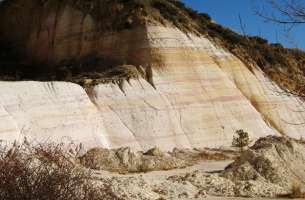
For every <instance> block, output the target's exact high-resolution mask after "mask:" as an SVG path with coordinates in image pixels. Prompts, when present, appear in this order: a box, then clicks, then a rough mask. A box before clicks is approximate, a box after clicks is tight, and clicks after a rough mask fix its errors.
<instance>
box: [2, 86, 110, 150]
mask: <svg viewBox="0 0 305 200" xmlns="http://www.w3.org/2000/svg"><path fill="white" fill-rule="evenodd" d="M0 91H1V93H0V108H1V109H0V112H1V121H0V128H1V131H0V137H1V139H10V140H12V141H13V140H23V138H24V137H27V139H28V140H29V141H33V142H38V141H39V142H54V141H56V142H75V143H80V142H81V143H84V144H85V145H87V146H101V145H102V146H105V147H110V144H109V142H108V139H107V134H103V133H105V132H106V131H105V129H104V127H103V123H102V119H101V118H100V116H99V113H98V111H97V109H96V107H95V106H94V105H93V104H92V102H91V101H90V99H89V98H88V96H87V94H86V93H85V91H84V90H83V89H82V88H81V87H80V86H78V85H76V84H72V83H64V82H62V83H61V82H46V83H42V82H0Z"/></svg>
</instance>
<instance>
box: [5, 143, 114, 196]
mask: <svg viewBox="0 0 305 200" xmlns="http://www.w3.org/2000/svg"><path fill="white" fill-rule="evenodd" d="M71 152H72V151H71V149H68V150H67V149H65V148H64V145H54V144H47V145H35V146H32V145H28V144H26V143H23V144H21V145H17V144H15V145H14V146H13V147H8V146H6V145H1V146H0V169H1V170H0V199H5V200H21V199H22V200H68V199H73V200H89V199H90V200H100V199H118V198H116V197H115V195H114V194H113V193H112V192H111V190H110V189H109V188H110V187H109V186H106V185H104V186H103V187H99V186H98V185H96V184H95V183H94V182H93V181H92V177H91V173H90V172H89V171H85V170H83V169H82V168H80V167H78V165H77V164H76V162H75V160H76V159H75V154H73V153H71Z"/></svg>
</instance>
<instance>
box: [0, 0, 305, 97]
mask: <svg viewBox="0 0 305 200" xmlns="http://www.w3.org/2000/svg"><path fill="white" fill-rule="evenodd" d="M12 4H16V5H18V4H19V5H22V6H19V7H16V6H13V7H12V6H9V5H12ZM29 4H31V5H30V6H29ZM66 5H70V6H73V7H75V8H77V9H80V10H82V12H84V13H86V14H90V15H91V16H93V17H94V18H96V21H97V22H99V21H100V22H101V23H100V24H99V25H98V26H99V29H102V30H105V29H106V30H116V31H119V30H122V29H130V28H133V27H136V26H139V25H144V24H146V23H161V24H163V25H166V26H170V25H172V26H176V27H178V28H179V29H180V30H182V31H184V32H191V33H194V34H197V35H202V34H204V35H207V36H208V37H210V38H211V39H213V40H214V41H215V42H216V43H218V44H219V45H221V46H222V47H224V48H226V49H227V50H228V51H230V52H231V53H233V54H234V55H235V56H237V57H238V58H240V59H241V60H242V61H243V62H244V63H245V64H247V65H248V66H249V68H250V67H251V65H252V64H257V65H258V66H259V67H260V68H261V69H262V70H264V72H266V73H267V74H268V75H269V77H271V79H273V80H274V81H275V82H277V83H278V84H279V85H280V86H282V87H283V88H285V89H288V90H289V91H291V92H293V93H296V94H299V95H304V94H305V88H304V85H305V83H304V82H305V53H304V52H303V51H302V50H300V49H287V48H284V47H283V46H282V45H281V44H269V43H268V41H267V40H265V39H263V38H260V37H251V36H247V35H241V34H238V33H236V32H234V31H232V30H230V29H228V28H225V27H223V26H221V25H219V24H217V23H215V22H213V21H212V20H211V18H210V16H209V15H208V14H204V13H198V12H197V11H194V10H192V9H191V8H188V7H187V6H185V5H184V4H183V3H182V2H180V1H178V0H86V1H84V0H66V1H62V0H32V1H25V0H6V1H4V2H3V3H2V5H1V7H0V12H1V11H3V10H4V9H8V8H9V9H8V10H9V11H10V12H21V11H22V10H23V9H28V8H30V7H33V6H35V7H37V9H35V10H34V11H33V13H32V16H31V17H30V19H29V20H30V21H31V22H26V21H25V22H24V23H39V19H36V18H39V17H37V16H38V15H37V13H36V12H39V11H38V10H39V8H41V9H44V10H53V9H55V10H56V9H59V8H61V7H64V6H66ZM13 9H15V10H13ZM35 16H36V17H35ZM25 18H26V17H25ZM40 18H43V17H40ZM33 19H35V20H34V22H32V21H33ZM105 19H106V20H105ZM12 20H13V19H12ZM37 20H38V21H37ZM40 20H42V19H40ZM35 21H36V22H35ZM2 46H4V45H2ZM6 49H8V48H6ZM10 49H12V51H8V52H7V51H6V50H5V51H6V52H0V59H1V62H4V61H5V62H4V63H5V64H6V65H8V64H11V61H14V62H13V65H15V67H14V68H16V66H17V64H16V62H15V61H16V58H15V59H11V60H9V59H7V58H11V57H12V58H14V57H18V56H16V49H14V48H10ZM10 52H11V53H10ZM1 57H2V58H1ZM19 57H20V56H19ZM21 57H22V56H21ZM19 60H22V59H19ZM19 60H18V59H17V61H18V62H19V63H18V64H19V65H20V63H22V62H20V61H19ZM21 65H22V64H21ZM39 65H40V64H39ZM11 66H12V65H9V67H8V68H5V67H2V70H1V71H2V72H1V74H11V72H12V67H11ZM37 66H38V65H37ZM7 69H8V70H7ZM28 69H30V68H29V67H28ZM40 70H41V69H40ZM29 71H30V72H32V71H36V72H39V69H38V68H35V70H29ZM13 73H14V74H17V75H15V77H17V78H18V73H21V72H20V70H18V69H16V70H15V72H13ZM22 73H24V72H22ZM10 77H12V76H10ZM13 78H14V76H13Z"/></svg>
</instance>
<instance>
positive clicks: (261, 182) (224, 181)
mask: <svg viewBox="0 0 305 200" xmlns="http://www.w3.org/2000/svg"><path fill="white" fill-rule="evenodd" d="M170 180H173V181H175V182H177V181H178V182H185V181H186V182H190V183H192V184H193V185H195V186H196V187H197V188H199V189H200V190H202V191H205V193H207V194H209V195H213V196H244V197H278V196H283V195H287V194H289V193H291V189H292V187H293V185H294V184H297V185H299V186H300V187H301V189H302V188H303V189H304V186H305V143H304V142H301V141H297V140H294V139H289V138H283V137H274V136H270V137H266V138H261V139H259V140H258V141H257V142H256V143H255V144H254V145H253V146H252V147H251V148H250V149H249V150H247V151H245V152H244V153H243V154H242V155H241V156H240V157H239V158H238V159H237V160H236V161H235V162H233V163H232V164H230V165H229V166H228V167H227V168H226V169H225V170H224V171H222V172H220V173H214V174H208V173H204V172H201V171H195V172H192V173H188V174H186V175H184V176H173V177H170Z"/></svg>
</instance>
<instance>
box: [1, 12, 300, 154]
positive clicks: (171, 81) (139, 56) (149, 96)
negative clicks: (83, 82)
mask: <svg viewBox="0 0 305 200" xmlns="http://www.w3.org/2000/svg"><path fill="white" fill-rule="evenodd" d="M70 12H74V14H71V13H70ZM69 13H70V14H69ZM79 15H80V14H79V13H78V12H77V11H73V10H69V8H66V9H65V11H64V12H63V14H62V15H61V16H60V18H59V19H61V20H62V21H61V20H59V21H60V22H59V23H58V27H57V28H58V31H59V32H58V33H57V34H56V38H55V39H56V40H55V46H54V49H55V50H54V52H53V54H54V55H51V54H50V55H49V53H50V52H49V51H48V53H45V54H44V51H40V53H41V54H42V57H43V56H48V57H49V56H50V57H52V56H54V57H55V58H62V57H70V56H77V55H82V54H86V53H88V52H91V51H95V50H98V53H99V55H101V56H103V57H108V58H109V59H116V60H119V61H122V62H123V61H127V62H128V63H131V64H135V65H137V64H141V65H142V66H144V67H149V66H150V67H152V69H153V79H154V85H155V88H154V87H153V86H152V85H151V84H149V83H148V82H147V81H145V80H144V79H139V80H131V81H130V83H127V82H126V84H125V85H124V87H123V90H121V89H120V88H119V87H118V86H117V85H113V84H106V85H98V86H96V87H95V88H92V89H91V90H87V93H86V91H85V90H84V89H82V88H81V87H80V86H77V85H75V84H71V83H64V82H63V83H59V82H55V83H41V82H19V83H13V82H0V89H1V94H0V117H1V122H0V134H1V139H8V140H13V139H18V138H20V137H22V136H23V135H24V136H27V137H28V136H29V137H31V138H32V139H35V140H39V141H48V140H51V141H62V140H63V138H71V139H73V140H75V141H79V142H82V143H84V144H85V145H86V146H87V147H95V146H102V147H109V148H117V147H121V146H130V147H131V148H132V149H135V150H140V149H142V150H147V149H149V148H151V147H154V146H158V147H160V148H161V149H162V150H170V149H172V148H174V147H180V148H186V147H202V146H210V147H211V146H223V145H225V146H227V145H230V144H231V141H232V136H233V134H234V133H235V131H236V130H238V129H244V130H245V131H247V132H249V134H250V136H251V138H252V139H253V140H255V139H256V138H259V137H262V136H266V135H279V134H284V135H289V136H293V137H300V136H304V133H305V131H304V130H305V127H304V125H303V126H301V125H300V126H296V125H293V124H289V123H286V122H292V123H300V122H302V120H303V119H304V113H302V112H293V110H298V109H299V103H300V100H298V99H296V98H292V97H283V96H279V95H277V93H278V92H277V91H280V92H281V89H280V88H278V87H276V86H274V84H273V83H272V82H271V81H270V80H269V79H268V78H267V77H265V75H264V73H263V72H262V71H261V70H259V69H258V68H257V67H253V69H252V71H251V70H249V69H248V67H247V66H245V65H244V64H243V63H242V62H241V61H239V60H238V59H237V58H236V57H234V56H233V55H231V54H230V53H228V52H227V51H225V50H224V49H222V48H221V47H218V46H216V45H214V44H213V42H211V41H210V40H209V39H208V38H206V37H204V36H202V37H197V36H194V35H192V34H188V35H186V34H185V33H183V32H181V31H179V30H178V29H175V28H170V27H164V26H146V27H142V28H141V27H139V28H137V29H132V30H127V31H122V32H118V33H115V32H111V33H110V32H109V33H102V34H101V35H100V36H99V37H98V42H96V41H91V40H84V41H83V40H79V38H77V37H76V38H74V39H72V38H70V39H69V35H71V34H72V33H73V31H74V29H73V30H65V29H64V27H65V24H66V23H68V22H69V20H72V19H73V20H74V21H77V20H78V19H80V16H79ZM71 16H75V17H73V18H72V17H71ZM53 18H54V16H53ZM53 18H52V16H51V19H53ZM51 21H52V20H51ZM84 21H85V22H86V23H84V27H78V28H76V29H77V30H79V28H81V29H82V30H91V29H92V27H93V26H94V23H93V22H92V19H91V18H90V17H88V16H86V17H85V18H84ZM46 26H47V24H46ZM41 34H43V33H41ZM72 35H73V34H72ZM45 36H46V37H47V35H41V37H38V38H40V39H41V38H44V37H45ZM85 36H86V35H84V36H82V37H85ZM95 36H96V35H95ZM40 39H38V40H37V41H29V44H31V45H30V46H37V47H39V48H43V46H39V45H40V42H39V41H40ZM33 40H34V39H33ZM93 42H95V43H96V45H93ZM69 46H70V47H73V46H81V47H82V48H81V49H78V51H77V52H73V51H70V52H67V51H65V48H66V47H69ZM92 46H94V48H93V47H92ZM70 47H69V48H70ZM91 47H92V48H93V49H92V48H91ZM39 48H38V49H39ZM79 50H81V51H79ZM67 54H69V55H67ZM273 88H276V91H275V90H274V89H273Z"/></svg>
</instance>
